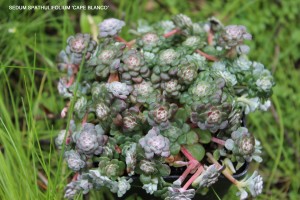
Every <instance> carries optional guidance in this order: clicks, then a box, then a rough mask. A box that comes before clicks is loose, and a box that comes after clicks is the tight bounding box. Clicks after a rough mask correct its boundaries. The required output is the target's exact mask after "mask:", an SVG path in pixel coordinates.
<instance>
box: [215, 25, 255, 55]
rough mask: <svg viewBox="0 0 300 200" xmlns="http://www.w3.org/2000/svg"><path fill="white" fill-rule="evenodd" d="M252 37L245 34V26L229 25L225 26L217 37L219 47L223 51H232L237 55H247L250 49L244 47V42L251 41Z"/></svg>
mask: <svg viewBox="0 0 300 200" xmlns="http://www.w3.org/2000/svg"><path fill="white" fill-rule="evenodd" d="M251 39H252V35H251V34H250V33H248V32H247V29H246V27H245V26H241V25H229V26H226V27H225V28H224V30H223V32H222V33H221V35H220V37H219V41H218V42H219V45H221V46H222V47H224V48H225V49H233V48H235V50H236V51H237V52H238V53H239V54H247V53H248V52H249V50H250V48H249V47H248V46H247V45H244V44H243V42H244V40H251Z"/></svg>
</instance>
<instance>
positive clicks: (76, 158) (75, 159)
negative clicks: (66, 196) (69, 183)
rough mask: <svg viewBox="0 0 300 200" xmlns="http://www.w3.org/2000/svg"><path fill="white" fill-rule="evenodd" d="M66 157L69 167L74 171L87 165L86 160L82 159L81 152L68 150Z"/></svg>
mask: <svg viewBox="0 0 300 200" xmlns="http://www.w3.org/2000/svg"><path fill="white" fill-rule="evenodd" d="M64 157H65V159H66V161H67V163H68V167H69V168H70V169H72V170H73V171H79V170H80V169H82V168H84V167H85V162H84V161H83V160H82V158H81V156H80V154H79V153H77V152H76V151H74V150H70V151H66V152H65V154H64Z"/></svg>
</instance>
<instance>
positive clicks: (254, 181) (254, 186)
mask: <svg viewBox="0 0 300 200" xmlns="http://www.w3.org/2000/svg"><path fill="white" fill-rule="evenodd" d="M238 188H239V190H240V191H239V192H238V193H237V195H239V196H240V199H241V200H244V199H247V198H248V193H247V191H246V190H245V189H246V188H247V189H248V190H249V191H250V193H251V196H252V197H256V196H258V195H259V194H261V193H262V189H263V179H262V177H261V176H260V175H259V174H258V172H257V171H254V173H253V174H252V175H251V176H250V177H249V178H247V179H244V180H243V181H241V182H239V184H238Z"/></svg>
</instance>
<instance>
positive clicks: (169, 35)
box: [164, 29, 180, 38]
mask: <svg viewBox="0 0 300 200" xmlns="http://www.w3.org/2000/svg"><path fill="white" fill-rule="evenodd" d="M179 32H180V30H179V29H174V30H172V31H170V32H168V33H166V34H164V37H165V38H168V37H171V36H172V35H175V34H176V33H179Z"/></svg>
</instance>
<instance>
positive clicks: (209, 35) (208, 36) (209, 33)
mask: <svg viewBox="0 0 300 200" xmlns="http://www.w3.org/2000/svg"><path fill="white" fill-rule="evenodd" d="M207 34H208V35H207V43H208V45H212V44H213V42H214V35H213V32H212V31H211V30H209V31H208V33H207Z"/></svg>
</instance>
